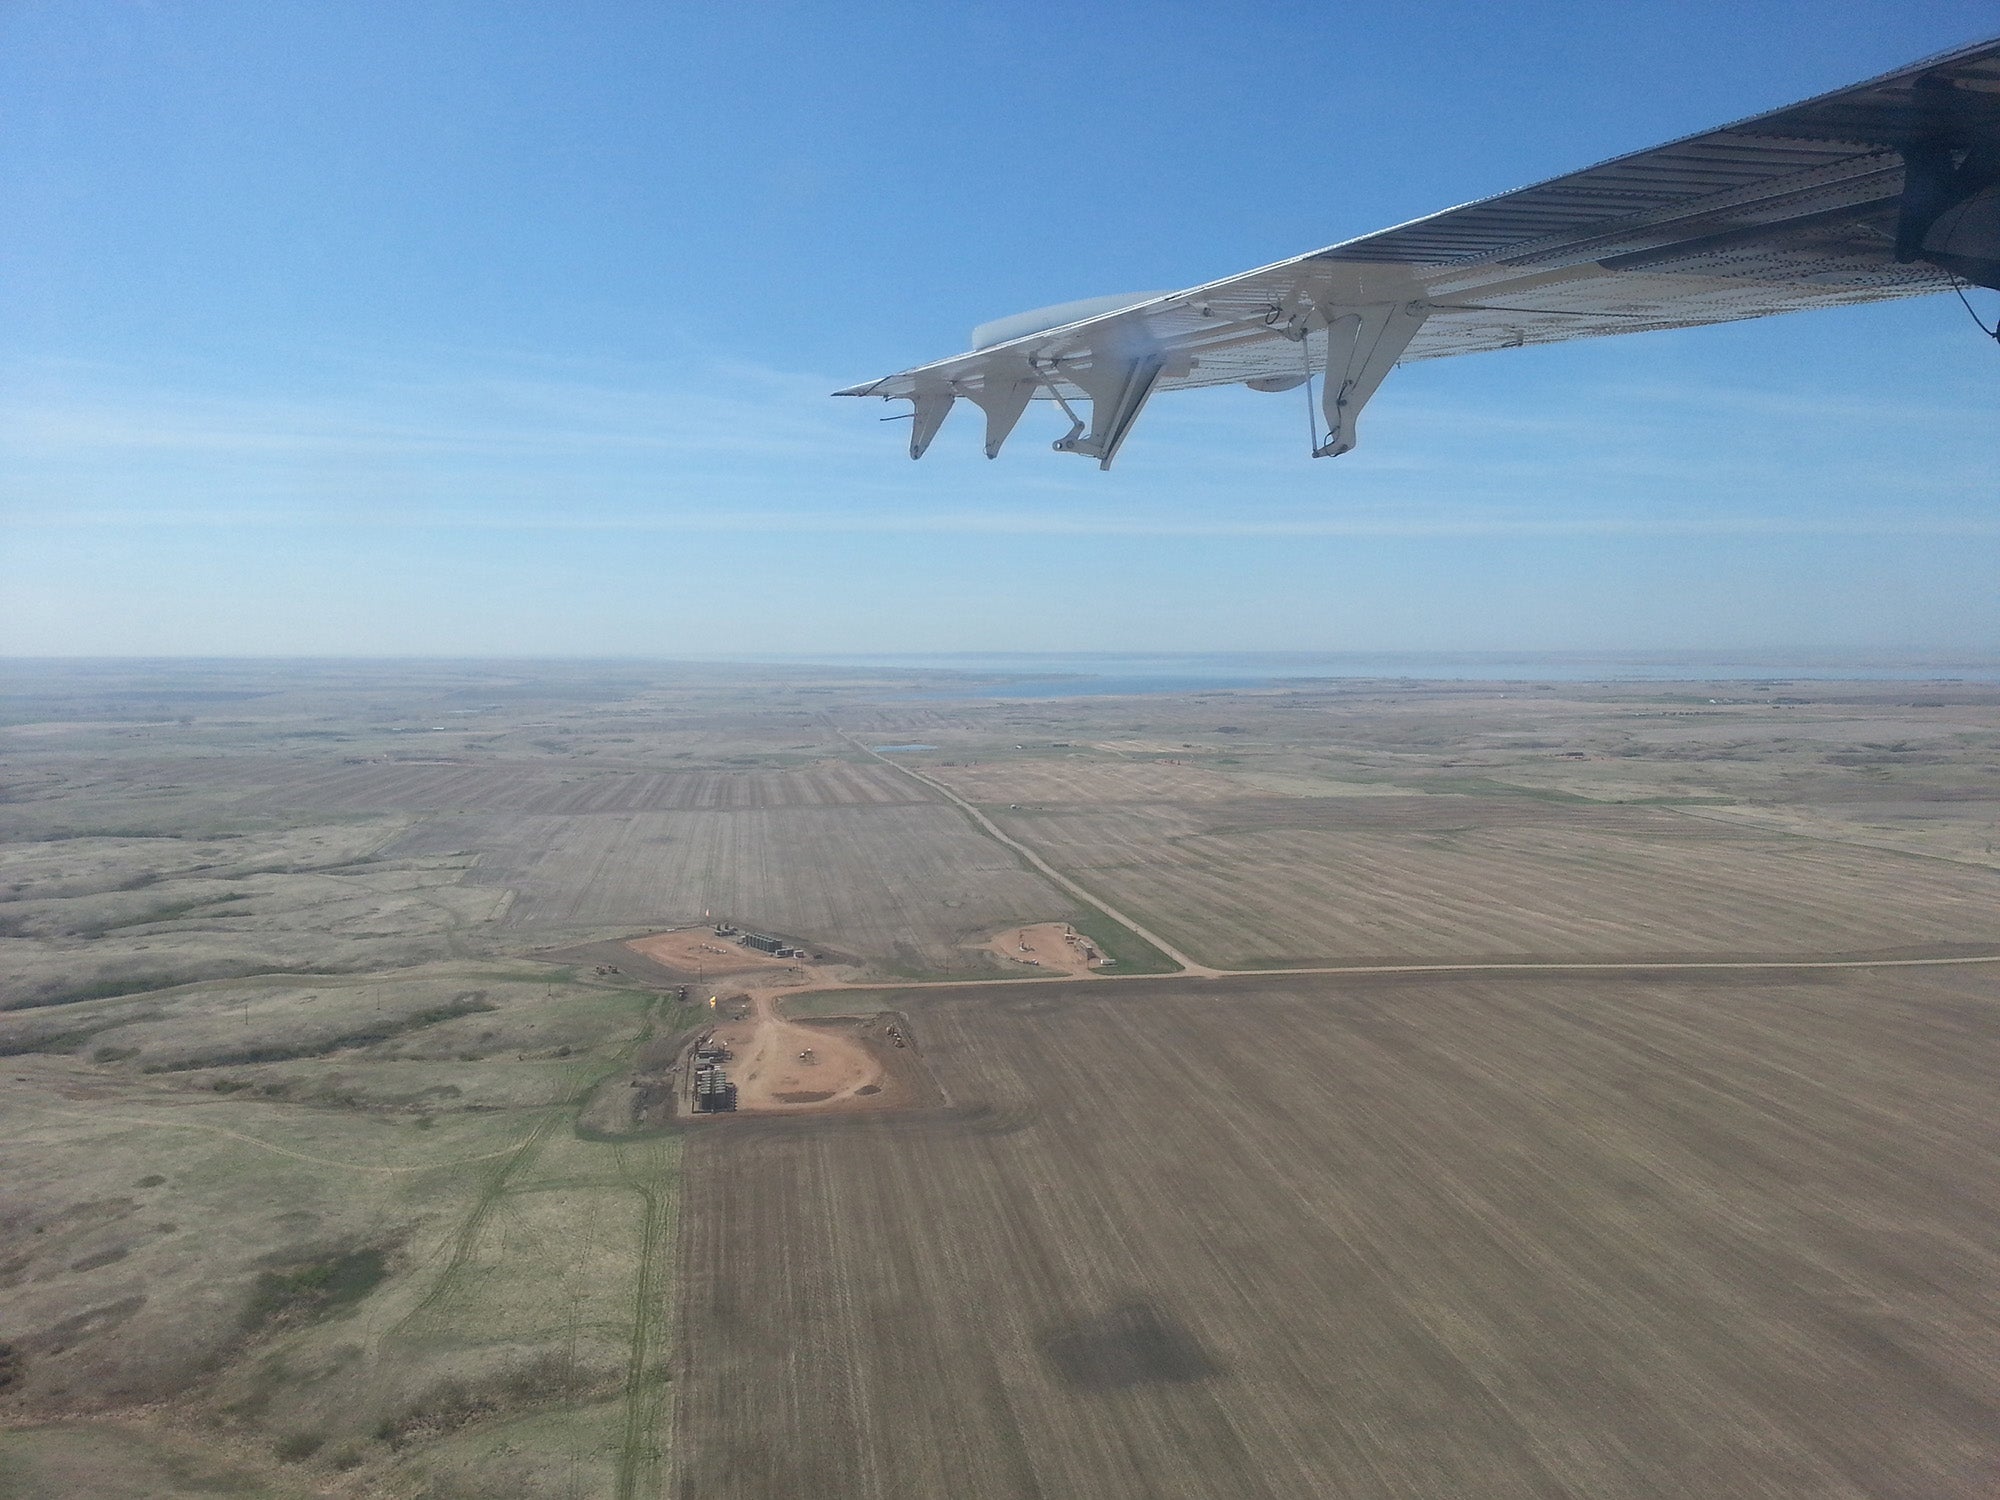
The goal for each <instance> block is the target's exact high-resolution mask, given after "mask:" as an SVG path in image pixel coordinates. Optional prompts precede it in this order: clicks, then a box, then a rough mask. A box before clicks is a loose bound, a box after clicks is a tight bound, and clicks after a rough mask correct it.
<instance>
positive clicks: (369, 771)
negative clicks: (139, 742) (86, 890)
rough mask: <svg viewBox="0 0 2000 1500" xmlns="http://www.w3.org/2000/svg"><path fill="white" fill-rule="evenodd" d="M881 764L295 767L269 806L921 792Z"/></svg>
mask: <svg viewBox="0 0 2000 1500" xmlns="http://www.w3.org/2000/svg"><path fill="white" fill-rule="evenodd" d="M921 800H924V799H923V794H922V793H921V792H918V791H916V790H915V788H914V786H913V784H912V783H911V782H910V781H908V780H907V779H906V778H903V777H900V776H897V775H896V774H895V773H894V772H892V771H889V770H887V769H886V768H884V767H881V766H874V765H848V764H846V763H844V762H841V761H824V762H822V763H820V764H818V765H813V766H803V767H800V768H799V769H797V770H789V771H762V770H757V771H639V770H623V769H604V770H598V769H589V770H579V769H577V768H576V767H573V766H563V765H499V766H491V765H465V766H454V765H406V764H397V763H395V762H375V763H372V764H368V765H360V766H335V767H328V768H317V767H316V768H313V769H311V770H309V771H304V772H300V771H297V770H292V771H290V772H289V774H286V775H284V776H283V777H282V778H279V779H278V784H277V785H275V786H273V787H272V788H270V789H269V790H268V791H266V792H264V793H262V794H261V795H260V796H259V798H258V799H257V801H258V803H259V805H262V806H268V807H275V808H284V809H286V810H288V811H289V810H297V811H307V812H342V813H345V812H373V811H378V810H380V811H395V812H458V811H463V812H520V813H543V814H576V813H633V812H666V811H671V810H677V809H703V808H752V807H857V806H880V805H884V804H888V803H894V802H912V801H921Z"/></svg>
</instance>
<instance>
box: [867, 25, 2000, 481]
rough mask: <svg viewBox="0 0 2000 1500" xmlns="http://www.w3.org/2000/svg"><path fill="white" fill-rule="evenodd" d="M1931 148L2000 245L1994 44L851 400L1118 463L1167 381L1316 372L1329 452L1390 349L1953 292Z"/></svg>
mask: <svg viewBox="0 0 2000 1500" xmlns="http://www.w3.org/2000/svg"><path fill="white" fill-rule="evenodd" d="M1927 150H1928V151H1929V152H1930V155H1929V156H1928V157H1926V156H1924V155H1923V153H1924V152H1925V151H1927ZM1940 151H1942V152H1943V153H1944V155H1943V157H1942V158H1941V159H1942V161H1943V162H1944V167H1943V169H1942V170H1944V171H1945V173H1946V176H1947V178H1948V177H1949V176H1950V175H1951V172H1952V171H1953V170H1955V169H1958V168H1961V167H1962V168H1963V170H1962V171H1959V173H1958V176H1959V178H1960V180H1961V188H1960V191H1959V192H1958V194H1957V198H1956V200H1954V201H1953V202H1952V203H1951V205H1950V206H1951V208H1952V213H1953V215H1955V218H1954V220H1953V223H1954V225H1955V227H1954V228H1953V229H1952V232H1953V233H1956V234H1957V236H1958V241H1957V243H1956V244H1954V245H1953V246H1952V247H1950V248H1954V249H1958V248H1963V247H1964V246H1966V245H1971V246H1972V248H1973V249H1974V251H1975V253H1976V252H1978V251H1980V250H1982V249H1984V250H1987V251H1990V252H1992V253H2000V251H1993V249H1992V246H1993V242H1994V240H1995V239H1996V238H2000V187H1993V186H1991V185H1990V184H1987V183H1986V182H1985V179H1984V178H1979V179H1977V180H1968V179H1970V178H1971V177H1972V174H1973V173H1975V172H1976V171H1980V170H1985V168H1984V166H1983V164H1984V163H1986V162H1989V161H1994V162H2000V40H1996V41H1990V42H1985V43H1981V44H1979V45H1977V46H1973V47H1968V48H1964V49H1961V50H1960V51H1958V52H1954V53H1950V54H1947V55H1945V56H1943V57H1940V58H1934V59H1931V60H1929V61H1927V62H1924V63H1920V64H1915V65H1912V66H1911V67H1908V68H1904V69H1901V70H1899V71H1897V72H1895V73H1890V74H1886V75H1884V76H1883V77H1881V78H1877V79H1874V80H1871V81H1870V82H1867V83H1864V84H1859V85H1856V86H1854V87H1852V88H1848V89H1843V90H1840V91H1838V92H1836V93H1833V94H1828V95H1824V96H1822V97H1821V98H1818V99H1814V100H1810V101H1807V102H1805V103H1803V104H1798V105H1793V106H1790V107H1788V108H1786V109H1782V110H1776V111H1773V112H1771V113H1769V114H1765V115H1760V116H1757V117H1756V118H1754V119H1750V120H1745V121H1742V122H1740V123H1738V124H1735V125H1730V126H1726V127H1724V128H1722V129H1719V130H1714V131H1710V132H1707V133H1705V134H1702V135H1696V136H1690V137H1688V138H1687V139H1685V140H1681V141H1677V142H1674V143H1672V144H1670V145H1665V146H1660V147H1656V148H1654V149H1652V150H1649V151H1641V152H1637V153H1635V154H1633V155H1630V156H1624V157H1619V158H1617V159H1616V160H1613V161H1608V162H1605V163H1602V164H1601V165H1598V166H1594V167H1589V168H1586V169H1585V170H1583V171H1581V172H1575V173H1571V174H1570V175H1568V176H1565V177H1559V178H1555V179H1553V180H1552V181H1549V182H1544V183H1540V184H1537V185H1535V186H1533V187H1527V188H1521V189H1519V190H1517V191H1514V192H1510V193H1504V194H1501V195H1499V196H1497V197H1492V198H1486V199H1482V200H1480V201H1478V202H1475V203H1468V204H1464V205H1462V206H1460V207H1457V208H1452V209H1447V210H1445V211H1444V212H1442V213H1437V214H1432V215H1429V216H1428V217H1425V218H1421V219H1415V220H1412V221H1411V222H1409V223H1407V224H1403V225H1399V226H1397V227H1396V228H1393V229H1386V230H1382V231H1380V232H1378V233H1375V234H1369V235H1364V236H1362V237H1360V238H1358V239H1352V240H1347V241H1343V242H1342V243H1340V244H1337V245H1332V246H1329V247H1327V248H1326V249H1323V250H1316V251H1313V252H1311V253H1310V254H1306V255H1300V256H1296V257H1294V258H1292V259H1290V260H1284V261H1279V262H1277V263H1276V264H1273V265H1269V266H1264V267H1261V268H1260V269H1258V270H1254V271H1249V272H1245V273H1243V274H1242V275H1237V276H1229V277H1225V278H1223V279H1222V280H1219V281H1212V282H1208V283H1206V284H1204V285H1201V286H1196V287H1190V288H1188V289H1186V290H1183V291H1177V292H1172V293H1168V294H1165V295H1160V296H1154V297H1151V298H1148V299H1147V300H1144V301H1140V302H1137V303H1136V305H1127V306H1124V307H1122V308H1118V309H1117V310H1113V311H1101V310H1098V309H1097V308H1091V309H1090V311H1091V313H1092V314H1093V315H1091V316H1083V317H1078V318H1075V319H1074V320H1073V321H1068V322H1063V323H1060V324H1059V325H1058V326H1054V327H1043V328H1040V329H1038V330H1037V331H1033V332H1028V333H1025V334H1021V335H1019V336H1015V337H1012V338H1007V339H1005V340H1004V341H1003V342H997V343H993V344H991V345H989V346H988V347H984V348H978V349H975V350H973V351H972V352H970V353H966V354H961V355H957V356H954V357H952V358H948V359H941V360H937V361H935V362H933V363H930V364H926V365H920V366H917V367H916V368H914V369H909V370H904V371H902V372H900V373H898V374H895V375H890V376H887V377H885V378H883V379H881V380H876V381H871V382H869V383H867V384H863V385H857V386H852V387H849V388H848V389H846V390H843V391H840V392H838V394H840V395H844V396H882V397H886V398H891V399H905V400H910V401H912V402H914V403H915V408H916V409H915V428H914V431H913V432H912V443H911V448H912V453H913V456H915V455H918V454H921V452H922V451H923V449H924V448H925V447H926V446H928V444H929V441H930V437H931V436H932V435H934V434H935V432H936V430H937V427H938V426H939V425H940V424H941V423H942V421H943V419H944V415H945V413H946V412H947V411H948V410H949V409H950V406H951V404H952V400H953V399H954V398H958V397H964V398H966V399H969V400H971V401H973V402H975V403H976V404H978V405H979V406H981V407H982V408H984V409H985V411H986V415H987V435H988V444H987V447H988V452H989V455H990V454H992V453H995V452H997V451H998V447H999V443H1000V442H1002V441H1004V440H1005V438H1006V435H1007V432H1008V431H1010V430H1011V429H1012V427H1013V425H1014V422H1015V421H1016V420H1018V417H1019V415H1020V410H1021V409H1023V408H1025V406H1026V404H1027V402H1028V401H1030V400H1036V399H1040V400H1050V399H1061V400H1062V401H1064V402H1065V403H1066V404H1068V403H1075V404H1078V405H1081V404H1082V403H1085V402H1088V403H1090V404H1091V406H1092V421H1091V422H1090V424H1089V425H1090V429H1091V430H1090V432H1089V434H1088V436H1086V435H1084V433H1083V432H1082V431H1081V426H1082V418H1081V417H1080V416H1077V417H1076V422H1077V424H1078V427H1079V430H1078V431H1076V432H1073V433H1072V434H1071V437H1070V439H1066V440H1065V441H1064V442H1062V443H1058V444H1057V445H1056V446H1057V447H1058V448H1059V449H1063V448H1065V447H1066V448H1067V450H1068V451H1073V452H1080V453H1084V454H1086V455H1088V456H1091V457H1096V458H1098V459H1099V460H1100V463H1102V464H1103V465H1104V466H1106V467H1108V466H1109V463H1110V459H1111V458H1112V457H1113V456H1115V454H1116V452H1117V448H1118V446H1119V444H1120V443H1122V441H1123V439H1124V436H1125V433H1126V431H1128V430H1129V428H1130V425H1131V422H1132V420H1133V419H1134V418H1136V416H1137V414H1138V410H1139V408H1140V407H1142V406H1143V405H1144V404H1145V402H1146V400H1147V399H1148V398H1149V397H1150V396H1151V395H1152V394H1154V393H1155V392H1157V391H1172V390H1191V389H1196V388H1199V387H1203V386H1213V385H1229V384H1238V383H1248V382H1256V383H1258V384H1259V385H1260V388H1263V389H1273V390H1276V389H1286V388H1290V387H1293V386H1296V385H1298V384H1301V383H1303V381H1304V380H1305V378H1306V377H1307V375H1308V372H1310V373H1311V374H1312V375H1314V376H1318V377H1324V378H1325V382H1326V384H1325V398H1324V406H1325V415H1326V420H1327V424H1328V433H1327V441H1326V443H1325V444H1323V445H1320V446H1318V447H1317V448H1316V452H1319V453H1336V452H1344V451H1346V449H1347V448H1348V447H1351V446H1352V445H1353V419H1354V417H1355V416H1356V415H1357V414H1358V412H1359V410H1360V407H1361V405H1362V404H1363V403H1365V401H1366V400H1367V397H1368V395H1369V394H1371V393H1372V391H1373V390H1374V388H1375V385H1377V384H1379V383H1380V381H1381V379H1382V377H1383V376H1384V375H1386V374H1387V373H1388V370H1389V368H1390V367H1391V366H1393V365H1395V364H1398V363H1409V362H1411V361H1415V360H1423V359H1440V358H1443V357H1445V356H1447V355H1457V354H1476V353H1480V352H1482V351H1485V350H1489V349H1512V348H1520V347H1522V346H1524V345H1528V344H1548V343H1557V342H1560V341H1563V340H1567V339H1581V338H1598V337H1602V336H1605V335H1608V334H1621V333H1637V332H1644V331H1647V330H1651V329H1668V328H1688V327H1695V326H1699V325H1701V324H1706V323H1722V322H1731V321H1735V320H1738V319H1744V318H1761V317H1769V316H1771V315H1773V314H1776V313H1786V312H1796V311H1801V310H1804V309H1809V308H1819V307H1837V306H1842V305H1845V304H1850V303H1861V302H1876V301H1882V300H1885V299H1888V298H1894V297H1909V296H1918V295H1922V294H1924V293H1929V292H1937V291H1942V290H1947V289H1949V288H1950V287H1951V285H1952V284H1953V281H1954V270H1956V269H1959V268H1960V264H1961V263H1960V262H1955V261H1953V260H1952V258H1951V257H1950V256H1946V257H1945V262H1946V263H1939V262H1938V261H1937V260H1935V259H1927V258H1924V249H1923V247H1922V246H1918V247H1917V253H1915V254H1912V253H1911V250H1912V245H1911V243H1909V242H1907V240H1908V236H1909V235H1910V234H1911V228H1910V226H1911V223H1912V217H1911V208H1910V203H1909V198H1910V194H1908V193H1906V188H1908V187H1910V179H1912V178H1913V177H1914V176H1915V175H1916V173H1915V169H1914V168H1912V166H1911V163H1912V162H1913V161H1914V162H1918V163H1919V164H1921V163H1922V162H1924V161H1930V160H1937V159H1940V158H1939V156H1938V153H1939V152H1940ZM1933 175H1935V174H1933ZM1935 186H1936V185H1935V184H1934V183H1931V184H1928V186H1927V190H1929V189H1930V188H1934V187H1935ZM1982 189H1983V190H1982ZM1912 191H1914V189H1912ZM1968 200H1969V201H1968ZM1920 207H1921V205H1920ZM1931 218H1932V219H1933V220H1934V219H1935V218H1936V214H1935V213H1933V214H1932V216H1931ZM1916 227H1917V231H1918V232H1919V233H1921V232H1922V231H1923V230H1925V229H1929V228H1931V227H1932V225H1931V222H1930V221H1925V222H1923V223H1919V224H1917V226H1916ZM1944 232H1945V231H1944V230H1937V231H1936V232H1935V233H1934V234H1933V247H1934V246H1935V243H1936V242H1937V235H1939V234H1943V233H1944ZM1899 235H1901V236H1903V237H1904V238H1905V242H1902V243H1899ZM1948 264H1949V266H1950V267H1951V268H1948ZM1971 264H1977V262H1976V261H1975V262H1971ZM1969 274H1971V275H1972V276H1973V277H1974V279H1982V278H1980V277H1979V275H1978V273H1977V271H1974V272H1972V273H1969ZM1052 311H1053V312H1056V313H1058V314H1060V313H1061V312H1062V311H1063V310H1062V309H1054V310H1052ZM1015 321H1016V320H1003V324H1005V323H1010V322H1015ZM1029 322H1030V326H1032V319H1030V320H1029ZM988 327H989V328H1000V327H1002V325H988ZM1329 363H1331V373H1330V374H1329V373H1328V372H1329ZM1072 415H1075V414H1074V413H1072Z"/></svg>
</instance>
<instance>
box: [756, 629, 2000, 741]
mask: <svg viewBox="0 0 2000 1500" xmlns="http://www.w3.org/2000/svg"><path fill="white" fill-rule="evenodd" d="M754 659H755V660H758V661H768V662H778V661H784V662H787V663H797V664H799V665H814V666H836V667H849V668H860V669H863V670H870V671H884V672H898V673H902V672H911V673H917V672H938V673H951V674H953V675H955V676H963V677H966V678H969V679H971V680H968V681H965V682H963V683H956V682H953V683H941V682H935V681H933V682H927V683H924V684H922V685H921V686H920V687H916V688H915V689H914V690H913V691H911V692H909V693H907V694H902V695H899V696H902V697H905V698H916V699H962V698H1086V697H1098V696H1106V697H1109V696H1122V695H1127V694H1137V693H1198V692H1223V691H1228V690H1230V689H1242V688H1264V689H1270V688H1284V687H1287V686H1293V687H1306V686H1309V685H1311V684H1313V683H1316V682H1317V683H1324V682H1346V681H1389V682H1398V681H1414V682H1773V683H1775V682H1937V681H1959V682H2000V656H1980V655H1967V656H1963V657H1955V656H1946V655H1943V654H1938V655H1924V654H1918V653H1892V652H1878V653H1870V652H1854V653H1840V652H1824V651H1799V652H1787V653H1777V652H1772V653H1768V654H1767V653H1761V652H1692V651H1690V652H1674V651H1662V652H1588V651H1551V652H1497V651H1496V652H1486V651H1468V652H1429V651H1417V652H1342V651H1331V652H1308V651H1299V652H1290V651H1272V652H1235V651H1227V652H1157V653H1123V652H1094V651H1078V652H1007V651H1000V652H937V653H930V652H897V653H885V654H882V655H854V656H792V657H776V656H760V657H757V658H754ZM877 748H878V749H881V750H884V751H891V750H898V749H903V750H908V749H922V748H928V747H923V746H897V745H889V746H878V747H877Z"/></svg>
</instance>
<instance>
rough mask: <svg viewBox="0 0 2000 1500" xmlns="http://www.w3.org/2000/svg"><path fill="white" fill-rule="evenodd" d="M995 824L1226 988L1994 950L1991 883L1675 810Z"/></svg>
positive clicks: (1085, 817) (1427, 800)
mask: <svg viewBox="0 0 2000 1500" xmlns="http://www.w3.org/2000/svg"><path fill="white" fill-rule="evenodd" d="M1454 804H1458V805H1456V806H1455V805H1454ZM995 817H996V820H997V821H999V822H1000V824H1001V825H1002V826H1003V827H1004V828H1005V829H1006V830H1007V831H1008V832H1009V833H1010V834H1012V835H1013V836H1014V837H1016V838H1018V839H1020V840H1021V841H1022V842H1023V843H1025V844H1027V845H1029V846H1030V847H1032V848H1033V849H1035V850H1036V851H1037V852H1039V853H1040V854H1041V855H1042V856H1043V858H1045V859H1047V860H1048V861H1049V863H1050V864H1052V865H1054V866H1055V867H1056V868H1057V869H1059V870H1062V871H1063V872H1064V873H1066V874H1068V875H1070V876H1072V877H1073V878H1074V879H1076V880H1078V881H1079V882H1081V883H1082V884H1083V885H1084V886H1085V887H1086V888H1087V889H1090V890H1092V891H1094V892H1096V893H1099V894H1101V895H1102V896H1103V897H1104V898H1105V899H1106V900H1108V901H1110V902H1112V903H1113V904H1114V905H1116V906H1118V907H1119V908H1120V909H1122V910H1125V911H1128V912H1130V913H1131V915H1132V916H1133V917H1134V918H1136V919H1137V920H1139V921H1141V922H1144V923H1146V924H1147V925H1148V926H1150V927H1152V928H1154V929H1155V930H1157V931H1159V932H1161V933H1162V934H1164V935H1165V936H1166V937H1168V938H1169V939H1170V940H1172V941H1174V942H1175V943H1178V944H1179V945H1180V946H1182V947H1183V948H1185V949H1186V950H1187V951H1188V952H1189V953H1191V954H1192V955H1194V956H1195V957H1196V958H1198V959H1200V960H1202V961H1203V962H1206V963H1211V964H1215V965H1218V966H1220V967H1225V968H1256V967H1260V966H1266V965H1283V964H1309V963H1334V962H1344V961H1373V960H1381V961H1390V962H1393V961H1397V960H1409V961H1422V960H1443V959H1476V958H1498V957H1515V958H1525V957H1544V958H1593V957H1607V958H1636V957H1645V958H1670V957H1780V958H1783V957H1798V956H1819V957H1824V956H1828V955H1831V954H1837V953H1856V952H1862V953H1866V952H1880V951H1885V950H1889V949H1898V948H1910V947H1915V946H1920V945H1926V944H1950V943H1992V942H1994V941H1996V940H2000V879H1996V877H1995V875H1994V872H1993V871H1991V870H1988V869H1982V868H1977V867H1974V866H1969V865H1962V864H1955V863H1952V862H1949V861H1945V860H1934V859H1923V858H1915V857H1911V856H1908V855H1902V854H1896V853H1890V852H1887V851H1884V850H1880V849H1872V848H1866V847H1861V846H1858V845H1855V844H1850V843H1831V842H1815V841H1808V840H1805V839H1798V838H1788V837H1785V836H1783V835H1781V834H1775V833H1765V832H1760V831H1757V830H1753V829H1749V828H1742V827H1729V826H1726V825H1724V824H1721V823H1718V822H1715V821H1713V820H1709V819H1702V818H1694V817H1688V816H1685V815H1681V814H1677V813H1674V812H1671V811H1668V810H1666V809H1649V808H1624V807H1605V808H1590V807H1584V806H1578V805H1574V804H1551V803H1542V802H1535V801H1532V800H1529V799H1525V798H1521V799H1514V800H1512V801H1511V802H1507V801H1502V802H1497V803H1496V802H1491V801H1482V800H1480V799H1476V798H1470V797H1468V798H1456V797H1413V798H1407V799H1391V798H1354V799H1348V800H1346V801H1339V800H1335V799H1323V800H1317V801H1307V800H1305V799H1296V800H1293V801H1289V802H1286V801H1275V800H1274V801H1260V802H1250V803H1244V804H1228V803H1224V804H1214V805H1212V806H1207V807H1197V806H1193V805H1189V806H1180V807H1176V806H1171V805H1155V806H1131V807H1122V808H1108V809H1102V810H1098V809H1087V808H1075V809H1064V810H1061V811H1059V812H1048V813H1042V814H1035V815H1028V814H1024V813H1013V814H1005V813H1002V814H996V815H995Z"/></svg>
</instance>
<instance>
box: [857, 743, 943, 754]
mask: <svg viewBox="0 0 2000 1500" xmlns="http://www.w3.org/2000/svg"><path fill="white" fill-rule="evenodd" d="M868 748H869V749H871V750H873V751H874V752H875V753H876V754H877V755H897V754H900V753H903V752H906V751H911V750H935V749H937V746H936V745H870V746H869V747H868Z"/></svg>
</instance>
